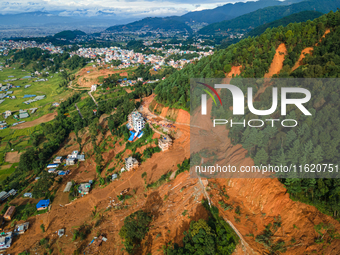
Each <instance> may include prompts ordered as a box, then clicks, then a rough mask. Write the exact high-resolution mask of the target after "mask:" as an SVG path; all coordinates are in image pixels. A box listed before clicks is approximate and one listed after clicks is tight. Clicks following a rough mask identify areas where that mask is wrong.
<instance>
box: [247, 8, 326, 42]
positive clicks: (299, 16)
mask: <svg viewBox="0 0 340 255" xmlns="http://www.w3.org/2000/svg"><path fill="white" fill-rule="evenodd" d="M322 14H323V13H321V12H317V11H303V12H299V13H294V14H292V15H289V16H286V17H284V18H282V19H278V20H275V21H273V22H270V23H267V24H264V25H262V26H258V27H256V28H254V29H253V30H251V31H250V32H249V33H248V34H246V36H245V37H248V36H258V35H261V34H262V33H264V32H265V31H266V29H267V28H273V27H279V26H283V27H285V26H287V25H288V24H289V23H294V22H297V23H299V22H306V21H307V20H313V19H316V18H318V17H320V16H321V15H322Z"/></svg>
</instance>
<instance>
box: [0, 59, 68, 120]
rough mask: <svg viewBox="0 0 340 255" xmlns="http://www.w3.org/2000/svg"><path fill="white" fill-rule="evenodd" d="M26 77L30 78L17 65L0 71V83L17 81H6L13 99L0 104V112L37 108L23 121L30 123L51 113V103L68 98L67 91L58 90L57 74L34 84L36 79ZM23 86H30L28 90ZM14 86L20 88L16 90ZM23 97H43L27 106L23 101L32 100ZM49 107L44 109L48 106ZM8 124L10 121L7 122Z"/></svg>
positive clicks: (59, 78)
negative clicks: (10, 85)
mask: <svg viewBox="0 0 340 255" xmlns="http://www.w3.org/2000/svg"><path fill="white" fill-rule="evenodd" d="M1 62H2V63H4V59H3V58H0V63H1ZM26 76H31V73H30V72H28V71H23V69H21V68H20V66H19V64H13V65H11V67H9V68H3V69H2V71H0V81H1V82H0V83H2V84H6V83H7V82H4V81H5V80H8V79H18V80H15V81H8V83H10V84H13V88H12V89H10V90H9V91H13V93H12V94H11V96H15V97H16V98H15V99H8V98H6V99H5V101H4V102H3V103H2V104H0V112H5V111H6V110H10V111H12V112H15V111H19V110H20V109H31V108H36V107H39V109H38V111H37V112H36V113H35V114H33V115H32V116H31V117H30V118H27V119H25V121H30V120H33V119H36V118H39V117H41V116H42V115H44V114H46V113H49V112H52V109H50V106H51V103H54V102H60V101H63V100H65V99H66V98H67V97H68V96H69V94H70V93H69V91H68V90H67V89H65V88H60V87H59V84H60V83H61V81H62V78H61V77H60V75H58V74H52V75H50V76H48V77H47V81H40V82H35V80H37V78H25V77H26ZM39 79H40V77H39ZM25 85H31V86H30V87H28V88H24V86H25ZM16 86H20V87H19V88H16ZM24 95H36V96H41V95H45V96H46V97H45V98H44V99H43V100H40V101H37V102H33V103H31V104H29V105H26V104H24V102H25V101H27V100H28V99H32V98H33V97H32V98H23V97H24ZM48 105H49V107H46V106H48ZM7 122H8V123H10V119H8V120H7Z"/></svg>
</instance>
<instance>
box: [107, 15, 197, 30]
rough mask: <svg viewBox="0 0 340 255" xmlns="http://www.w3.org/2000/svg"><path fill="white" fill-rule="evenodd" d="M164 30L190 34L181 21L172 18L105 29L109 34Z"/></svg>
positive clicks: (147, 20) (148, 20) (143, 20)
mask: <svg viewBox="0 0 340 255" xmlns="http://www.w3.org/2000/svg"><path fill="white" fill-rule="evenodd" d="M158 29H160V30H165V31H169V30H171V31H181V32H189V33H191V32H192V29H191V28H190V27H189V26H188V25H186V24H185V23H184V22H182V21H178V20H176V19H173V17H166V18H145V19H142V20H139V21H135V22H132V23H129V24H126V25H117V26H112V27H109V28H107V29H106V30H107V31H109V32H124V31H128V32H135V31H139V30H144V31H153V30H158Z"/></svg>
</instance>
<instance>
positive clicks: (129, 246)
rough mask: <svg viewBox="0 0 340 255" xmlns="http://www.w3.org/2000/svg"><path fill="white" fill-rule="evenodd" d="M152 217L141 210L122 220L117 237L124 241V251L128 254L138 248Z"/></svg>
mask: <svg viewBox="0 0 340 255" xmlns="http://www.w3.org/2000/svg"><path fill="white" fill-rule="evenodd" d="M151 221H152V216H151V215H149V213H146V212H144V211H142V210H139V211H137V212H134V213H132V214H130V215H129V216H127V217H126V218H125V219H124V225H123V227H122V228H121V229H120V231H119V235H120V237H121V238H122V239H124V241H123V243H124V246H125V250H126V251H127V252H128V253H129V254H133V253H134V251H135V250H136V249H137V248H138V247H139V246H140V242H141V241H142V240H143V238H144V236H145V235H146V233H147V232H148V231H149V228H148V226H149V224H150V222H151Z"/></svg>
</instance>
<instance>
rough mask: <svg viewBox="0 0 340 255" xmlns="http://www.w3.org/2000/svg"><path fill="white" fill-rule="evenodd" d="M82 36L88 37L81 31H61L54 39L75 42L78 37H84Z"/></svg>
mask: <svg viewBox="0 0 340 255" xmlns="http://www.w3.org/2000/svg"><path fill="white" fill-rule="evenodd" d="M82 35H86V33H85V32H83V31H80V30H73V31H71V30H65V31H61V32H59V33H57V34H55V35H54V38H59V39H61V38H62V39H66V40H74V39H76V37H77V36H82Z"/></svg>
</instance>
